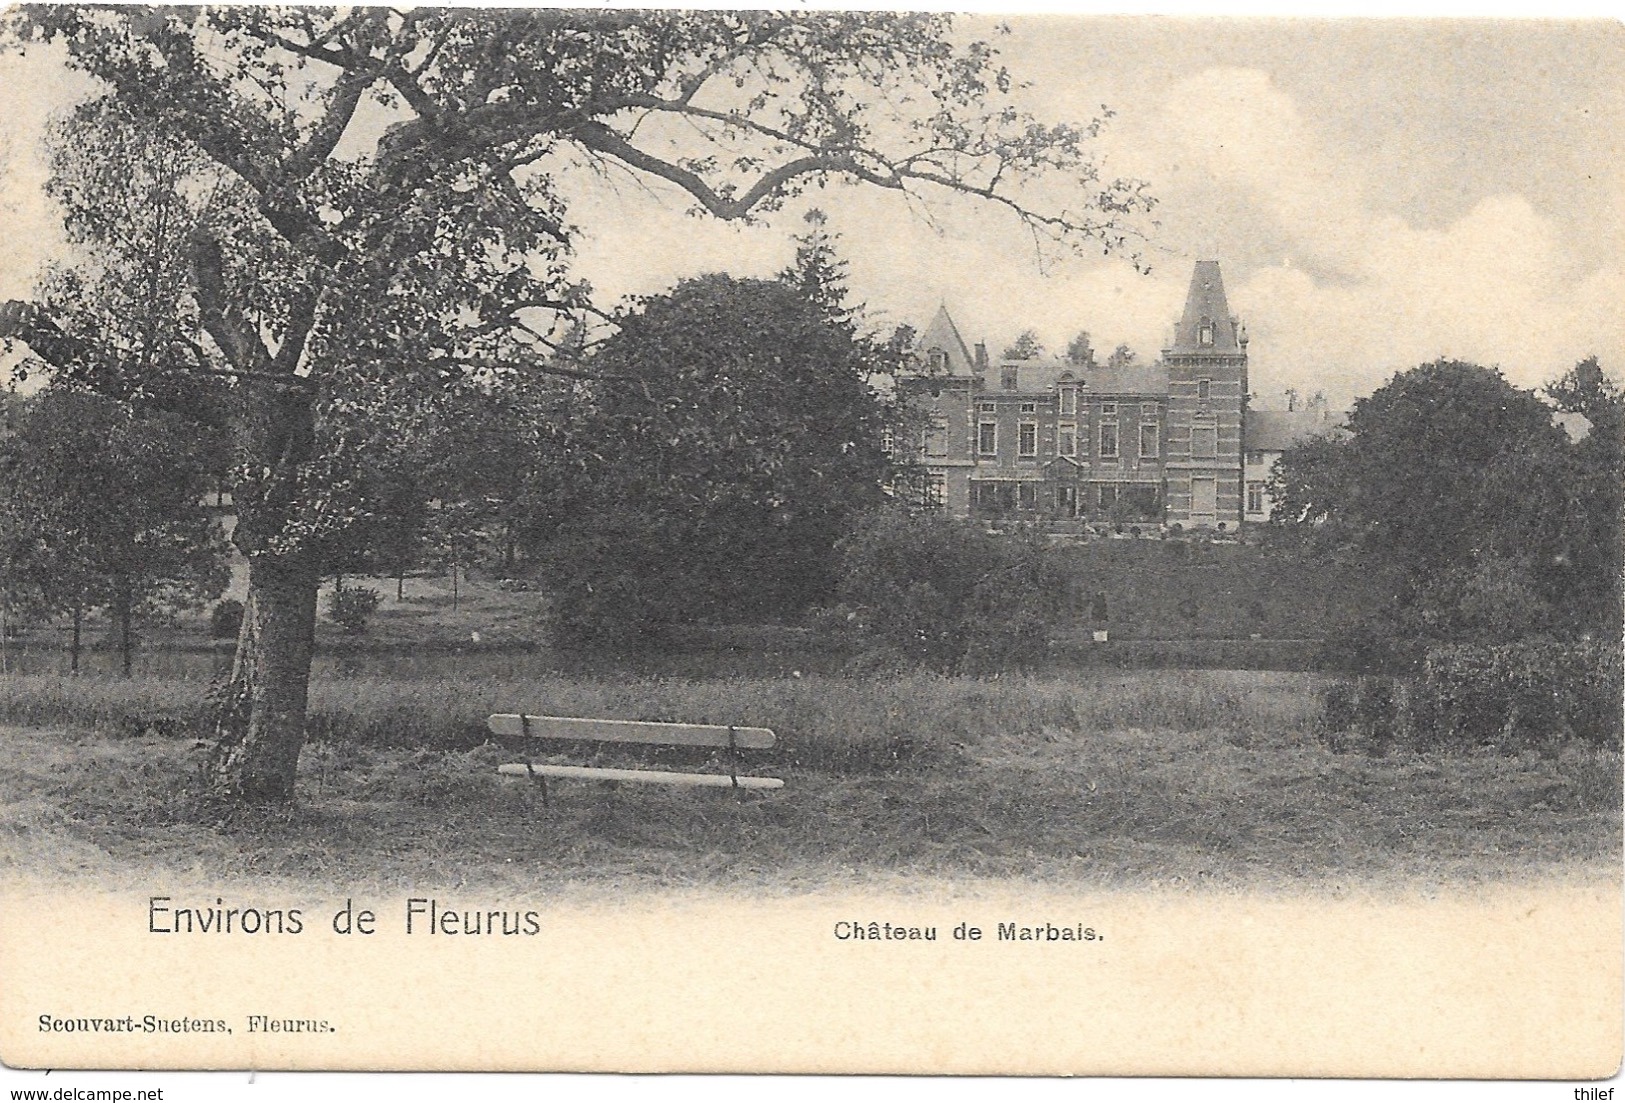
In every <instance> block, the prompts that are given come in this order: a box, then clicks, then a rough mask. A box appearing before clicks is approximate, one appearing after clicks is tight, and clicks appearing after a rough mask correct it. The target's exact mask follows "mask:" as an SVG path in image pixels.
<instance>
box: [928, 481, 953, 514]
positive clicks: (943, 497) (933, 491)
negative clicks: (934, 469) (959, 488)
mask: <svg viewBox="0 0 1625 1103" xmlns="http://www.w3.org/2000/svg"><path fill="white" fill-rule="evenodd" d="M925 504H926V506H927V507H928V508H930V509H941V508H942V507H943V506H945V505H947V504H948V476H946V475H940V474H935V473H933V474H930V475H927V476H926V477H925Z"/></svg>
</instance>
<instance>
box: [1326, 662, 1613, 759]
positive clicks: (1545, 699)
mask: <svg viewBox="0 0 1625 1103" xmlns="http://www.w3.org/2000/svg"><path fill="white" fill-rule="evenodd" d="M1622 700H1625V676H1622V658H1621V650H1620V646H1619V645H1618V644H1617V643H1604V642H1600V641H1595V640H1583V641H1559V640H1551V639H1532V640H1523V641H1519V642H1516V643H1504V644H1451V645H1444V646H1438V647H1434V648H1431V649H1429V650H1428V652H1427V654H1426V656H1425V658H1424V659H1423V662H1422V669H1421V673H1420V674H1419V675H1418V676H1416V677H1410V678H1402V677H1388V676H1378V675H1371V676H1364V677H1359V678H1354V679H1344V680H1341V681H1337V682H1333V683H1331V684H1329V685H1328V686H1327V687H1326V689H1325V690H1324V691H1323V695H1322V716H1323V719H1324V725H1325V730H1326V732H1327V733H1328V737H1329V738H1330V739H1331V741H1332V742H1333V745H1334V746H1341V745H1343V744H1347V743H1350V742H1351V741H1358V742H1363V743H1365V744H1367V745H1368V746H1371V747H1374V748H1377V749H1379V750H1380V749H1382V748H1385V747H1387V746H1390V745H1395V744H1399V745H1405V746H1412V747H1418V748H1422V747H1434V746H1447V747H1458V748H1473V747H1485V746H1491V747H1496V748H1499V749H1502V750H1511V751H1517V750H1524V749H1527V748H1531V747H1540V746H1549V745H1552V744H1555V743H1561V742H1565V741H1570V740H1579V741H1582V742H1584V743H1588V744H1592V745H1594V746H1599V747H1619V746H1620V744H1621V740H1622V735H1625V732H1622V722H1625V714H1622Z"/></svg>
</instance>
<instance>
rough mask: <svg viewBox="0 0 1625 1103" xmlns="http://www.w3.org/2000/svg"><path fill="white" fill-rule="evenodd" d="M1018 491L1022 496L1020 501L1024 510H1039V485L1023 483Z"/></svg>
mask: <svg viewBox="0 0 1625 1103" xmlns="http://www.w3.org/2000/svg"><path fill="white" fill-rule="evenodd" d="M1017 489H1018V491H1019V493H1020V495H1021V496H1020V499H1019V501H1020V505H1021V508H1022V509H1037V508H1038V484H1037V483H1021V484H1020V485H1019V486H1018V488H1017Z"/></svg>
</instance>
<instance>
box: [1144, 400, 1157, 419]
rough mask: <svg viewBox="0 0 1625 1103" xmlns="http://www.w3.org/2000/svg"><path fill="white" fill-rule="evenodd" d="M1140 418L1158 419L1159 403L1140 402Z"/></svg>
mask: <svg viewBox="0 0 1625 1103" xmlns="http://www.w3.org/2000/svg"><path fill="white" fill-rule="evenodd" d="M1140 420H1141V421H1156V420H1157V404H1156V403H1155V402H1142V403H1140Z"/></svg>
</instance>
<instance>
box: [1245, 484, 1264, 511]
mask: <svg viewBox="0 0 1625 1103" xmlns="http://www.w3.org/2000/svg"><path fill="white" fill-rule="evenodd" d="M1247 512H1248V513H1263V512H1264V484H1263V483H1261V482H1251V483H1248V484H1247Z"/></svg>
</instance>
